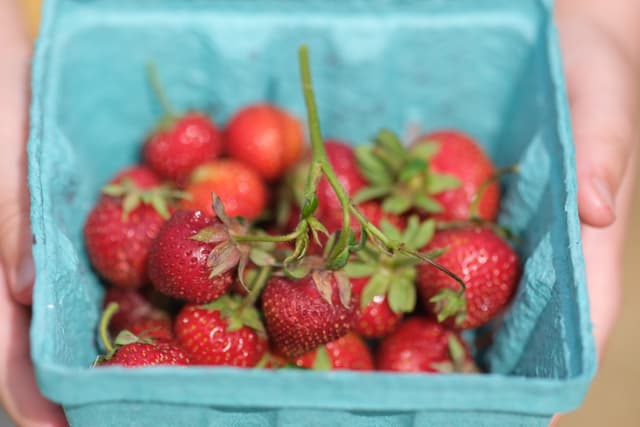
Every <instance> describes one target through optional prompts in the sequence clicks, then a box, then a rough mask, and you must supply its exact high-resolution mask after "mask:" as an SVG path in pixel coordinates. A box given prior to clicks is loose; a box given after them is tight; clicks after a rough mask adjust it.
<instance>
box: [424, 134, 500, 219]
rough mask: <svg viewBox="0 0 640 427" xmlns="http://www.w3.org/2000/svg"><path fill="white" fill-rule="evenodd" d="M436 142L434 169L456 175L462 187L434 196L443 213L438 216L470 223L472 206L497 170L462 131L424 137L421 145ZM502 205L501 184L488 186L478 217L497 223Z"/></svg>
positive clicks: (432, 162) (432, 161) (475, 143)
mask: <svg viewBox="0 0 640 427" xmlns="http://www.w3.org/2000/svg"><path fill="white" fill-rule="evenodd" d="M427 141H428V142H434V143H436V144H438V145H439V149H438V151H437V152H436V153H435V155H434V156H433V157H432V158H431V159H430V160H429V165H430V168H431V170H432V171H433V172H436V173H438V174H446V175H453V176H455V177H456V178H458V180H459V181H460V182H461V183H462V185H461V186H460V187H458V188H455V189H449V190H445V191H443V192H441V193H439V194H436V195H434V196H433V197H434V199H435V200H436V201H437V202H438V203H440V205H441V206H442V208H443V211H442V212H440V213H437V214H435V215H434V218H436V219H440V220H456V219H468V218H469V216H470V211H469V209H470V206H471V204H472V202H473V200H474V198H475V197H476V195H477V194H478V192H479V191H480V190H481V187H482V185H483V184H485V183H487V182H488V181H489V180H490V179H491V178H492V177H493V175H494V174H495V172H496V170H495V166H494V165H493V163H492V162H491V160H490V159H489V158H488V157H487V155H486V154H485V153H484V151H483V150H482V148H481V147H480V145H478V143H477V142H475V141H474V140H473V139H472V138H471V137H469V136H468V135H465V134H463V133H461V132H458V131H447V130H445V131H440V132H434V133H430V134H427V135H424V136H422V137H421V138H420V139H419V140H418V144H419V143H420V142H427ZM499 205H500V188H499V186H498V183H497V182H493V183H491V184H490V185H489V186H487V187H486V188H485V189H484V190H483V192H482V195H481V198H480V201H479V204H478V212H477V213H478V216H479V217H480V218H483V219H486V220H491V221H493V220H495V219H496V217H497V216H498V210H499V207H500V206H499Z"/></svg>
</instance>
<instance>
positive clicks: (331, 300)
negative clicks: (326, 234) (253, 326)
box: [262, 271, 357, 358]
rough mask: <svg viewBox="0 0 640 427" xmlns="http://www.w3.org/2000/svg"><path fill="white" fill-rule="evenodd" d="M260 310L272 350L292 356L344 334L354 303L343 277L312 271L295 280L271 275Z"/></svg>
mask: <svg viewBox="0 0 640 427" xmlns="http://www.w3.org/2000/svg"><path fill="white" fill-rule="evenodd" d="M262 310H263V313H264V316H265V321H266V323H267V331H268V333H269V337H270V338H271V340H272V343H273V346H274V350H276V352H278V353H280V354H282V355H283V356H286V357H288V358H294V357H297V356H300V355H302V354H304V353H306V352H307V351H310V350H312V349H314V348H316V347H318V346H319V345H321V344H325V343H327V342H330V341H333V340H336V339H338V338H340V337H341V336H343V335H346V334H347V333H348V332H349V331H350V330H351V329H353V327H354V325H355V321H356V312H357V305H356V303H355V301H354V300H353V298H352V296H351V294H350V284H349V281H348V279H347V278H346V277H344V278H343V277H341V276H340V275H336V274H333V273H330V272H321V271H314V272H313V273H311V274H308V275H307V276H305V277H304V278H302V279H298V280H290V279H287V278H283V277H272V278H271V279H270V280H269V282H268V283H267V286H266V287H265V289H264V291H263V293H262Z"/></svg>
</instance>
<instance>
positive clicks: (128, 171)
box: [111, 165, 161, 190]
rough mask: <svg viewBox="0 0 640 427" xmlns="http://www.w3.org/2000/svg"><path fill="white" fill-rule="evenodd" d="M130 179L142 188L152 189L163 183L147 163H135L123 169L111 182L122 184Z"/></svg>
mask: <svg viewBox="0 0 640 427" xmlns="http://www.w3.org/2000/svg"><path fill="white" fill-rule="evenodd" d="M126 179H130V180H131V181H133V183H134V184H135V185H136V186H137V187H138V188H139V189H141V190H150V189H152V188H153V187H157V186H159V185H160V184H161V182H160V178H158V176H157V175H156V174H155V172H153V171H152V170H151V169H150V168H149V167H147V166H145V165H134V166H130V167H128V168H125V169H123V170H121V171H120V172H119V173H118V174H117V175H116V176H115V177H114V178H113V179H112V180H111V184H122V183H123V181H124V180H126Z"/></svg>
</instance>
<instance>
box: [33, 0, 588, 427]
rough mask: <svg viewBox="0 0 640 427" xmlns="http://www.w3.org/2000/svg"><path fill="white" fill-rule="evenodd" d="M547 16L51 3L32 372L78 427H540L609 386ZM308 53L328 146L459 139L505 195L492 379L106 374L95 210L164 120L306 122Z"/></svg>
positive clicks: (433, 2)
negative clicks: (258, 117)
mask: <svg viewBox="0 0 640 427" xmlns="http://www.w3.org/2000/svg"><path fill="white" fill-rule="evenodd" d="M550 8H551V6H550V4H549V2H547V1H542V0H521V1H517V2H514V1H512V0H487V1H483V2H478V1H476V0H456V1H444V0H421V1H418V0H415V1H408V0H407V1H401V0H396V1H391V0H388V1H383V0H377V1H376V0H372V1H356V0H351V1H348V0H345V1H312V0H307V1H293V0H290V1H285V0H279V1H278V0H263V1H258V0H253V1H252V0H235V1H230V0H229V1H204V0H201V1H198V0H191V1H177V0H175V1H171V0H155V1H151V0H126V1H125V0H110V1H107V0H85V1H80V0H50V1H48V2H47V3H46V4H45V13H44V26H43V28H42V33H41V37H40V39H39V41H38V44H37V52H36V56H35V61H34V66H33V88H32V89H33V104H32V107H31V135H30V141H29V146H28V154H29V185H30V191H31V221H32V227H33V233H34V236H35V240H34V241H35V244H34V246H33V253H34V257H35V262H36V268H37V279H36V285H35V294H34V306H33V323H32V329H31V343H32V357H33V360H34V364H35V367H36V371H37V378H38V383H39V385H40V387H41V389H42V391H43V393H44V394H45V395H46V396H48V397H49V398H50V399H52V400H54V401H56V402H59V403H61V404H62V405H63V406H64V408H65V410H66V413H67V415H68V417H69V420H70V422H71V424H72V425H78V426H116V425H117V426H120V427H122V426H157V425H170V426H182V425H184V426H199V425H207V426H275V425H278V426H293V425H304V426H411V425H425V426H430V425H451V426H466V425H469V426H471V425H473V426H493V425H522V426H534V425H545V424H546V423H547V422H548V420H549V417H550V416H551V414H553V413H556V412H562V411H568V410H571V409H574V408H575V407H576V406H577V405H579V404H580V402H581V401H582V399H583V396H584V393H585V392H586V389H587V387H588V385H589V383H590V381H591V378H592V376H593V374H594V370H595V351H594V344H593V340H592V335H591V324H590V320H589V315H588V301H587V294H586V286H585V275H584V266H583V258H582V251H581V245H580V227H579V220H578V215H577V205H576V181H575V165H574V152H573V144H572V139H571V133H570V123H569V114H568V110H567V102H566V94H565V86H564V82H563V79H562V72H561V64H560V58H559V53H558V47H557V40H556V34H555V30H554V28H553V24H552V22H551V18H550ZM301 43H307V44H308V45H309V46H310V52H311V64H312V69H313V77H314V81H315V85H316V95H317V100H318V105H319V111H320V119H321V123H322V129H323V132H324V134H325V135H326V136H331V137H337V138H342V139H344V140H347V141H350V142H351V143H354V144H357V143H362V142H365V141H367V138H369V137H370V136H372V135H373V134H374V133H375V132H376V131H377V130H378V128H380V127H382V126H385V127H389V128H391V129H393V130H396V131H398V132H400V133H401V134H402V135H405V136H407V137H408V136H409V135H411V134H415V132H416V130H417V129H419V130H422V131H427V130H430V129H435V128H442V127H455V128H458V129H462V130H464V131H466V132H468V133H469V134H471V135H472V136H474V137H475V138H477V140H478V141H479V142H480V143H481V144H482V145H483V146H484V148H485V149H486V150H487V152H488V153H489V154H490V156H491V157H492V158H493V159H494V161H495V162H496V164H497V165H498V166H505V165H509V164H513V163H516V162H517V163H519V164H520V166H521V172H520V173H519V174H517V175H511V176H509V177H507V178H505V179H504V181H503V188H504V201H503V209H502V213H501V216H500V221H501V222H502V223H503V224H504V225H506V226H509V227H512V228H513V229H514V230H515V231H517V232H518V233H519V234H520V237H521V240H520V243H519V245H518V251H519V253H520V254H521V255H522V257H523V259H524V274H523V279H522V281H521V283H520V288H519V290H518V293H517V295H516V297H515V299H514V302H513V303H512V304H511V306H510V308H509V310H508V311H507V313H506V314H505V316H504V318H503V319H502V321H501V322H500V323H499V324H497V325H495V326H494V328H495V329H496V335H495V340H494V344H493V346H492V347H491V348H490V349H489V350H488V351H487V352H485V354H484V363H485V364H486V365H487V366H488V367H489V368H490V369H491V372H492V373H490V374H482V375H418V374H389V373H377V372H376V373H356V372H308V371H300V370H281V371H266V370H252V369H246V370H241V369H233V368H205V367H188V368H172V367H160V368H147V369H136V370H127V369H123V368H117V367H113V368H101V369H91V368H90V367H89V366H90V365H91V363H92V362H93V360H94V358H95V356H96V354H97V353H98V352H99V350H100V349H99V347H98V345H97V343H96V342H97V340H96V333H95V326H96V323H97V320H98V317H99V313H100V306H101V300H102V295H103V287H102V284H101V283H100V281H99V279H98V278H97V277H96V275H95V274H94V273H93V272H92V270H91V268H90V265H89V262H88V260H87V257H86V254H85V252H84V246H83V240H82V226H83V223H84V220H85V218H86V215H87V213H88V211H89V209H90V208H91V206H92V204H93V203H94V202H95V200H96V198H97V195H98V190H99V188H100V186H101V185H102V184H104V183H105V181H106V180H107V179H108V178H109V177H110V176H112V175H113V174H114V172H115V171H116V170H118V169H119V168H121V167H123V166H126V165H129V164H132V163H134V162H136V161H137V160H138V158H139V149H140V145H141V141H142V140H143V139H144V137H145V135H146V134H147V133H148V132H149V131H150V130H151V129H152V128H153V127H154V124H155V123H156V122H157V120H158V119H159V118H160V116H161V112H160V110H159V106H158V103H157V102H156V101H155V100H154V98H153V96H152V93H151V90H150V87H149V84H148V81H147V79H146V76H145V71H144V67H145V64H146V63H147V62H148V61H153V62H155V64H156V65H157V68H158V69H159V72H160V76H161V78H162V80H163V81H164V83H165V86H166V89H167V92H168V95H169V97H170V99H171V100H172V101H173V102H174V103H175V104H176V106H177V107H178V108H180V109H183V110H187V109H200V110H204V111H206V112H208V113H209V114H210V115H211V116H212V117H214V118H215V120H216V121H217V122H218V123H224V122H225V121H226V120H227V118H228V117H229V116H230V115H231V114H232V113H233V112H234V111H235V110H236V109H238V108H240V107H241V106H243V105H245V104H247V103H249V102H253V101H258V100H268V101H270V102H274V103H276V104H278V105H281V106H283V107H285V108H287V109H289V110H291V111H292V112H293V113H295V114H297V115H298V116H299V117H301V118H304V117H305V110H304V102H303V98H302V94H301V89H300V83H299V73H298V64H297V48H298V46H299V45H300V44H301Z"/></svg>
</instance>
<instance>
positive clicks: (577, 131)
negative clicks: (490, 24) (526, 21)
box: [560, 24, 640, 227]
mask: <svg viewBox="0 0 640 427" xmlns="http://www.w3.org/2000/svg"><path fill="white" fill-rule="evenodd" d="M560 31H561V41H562V48H563V51H564V60H565V71H566V75H567V88H568V93H569V102H570V105H571V119H572V123H573V132H574V138H575V146H576V164H577V178H578V209H579V213H580V219H581V220H582V222H583V223H585V224H587V225H591V226H595V227H605V226H608V225H610V224H612V223H613V222H614V221H615V219H616V209H615V206H616V203H615V201H616V196H617V194H618V191H619V189H620V185H621V183H622V179H623V177H624V176H625V172H626V169H627V168H628V164H629V159H630V158H631V155H632V151H633V149H634V146H635V145H636V144H637V141H638V119H639V118H640V114H639V109H640V108H639V99H638V98H639V95H640V91H639V87H638V82H639V81H640V80H639V75H638V67H636V66H634V64H633V62H632V61H631V59H630V57H629V55H628V54H627V52H625V51H624V50H623V49H622V48H621V46H620V45H618V44H617V43H616V42H615V40H613V39H612V38H611V37H610V36H608V35H607V34H606V33H605V32H603V31H601V30H598V28H597V27H595V26H593V25H590V26H588V27H587V26H578V25H571V24H568V25H561V30H560Z"/></svg>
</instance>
